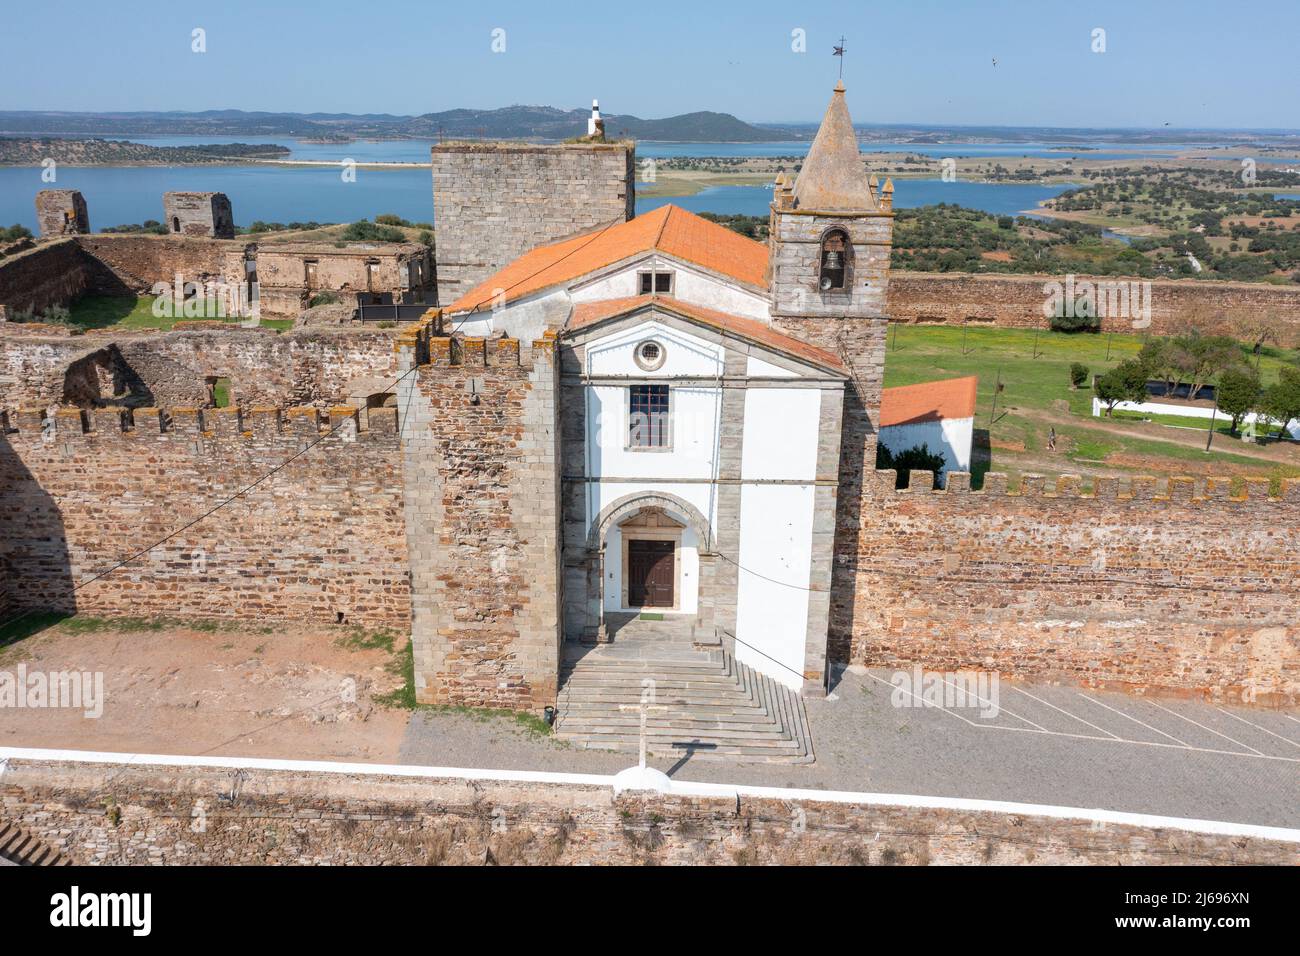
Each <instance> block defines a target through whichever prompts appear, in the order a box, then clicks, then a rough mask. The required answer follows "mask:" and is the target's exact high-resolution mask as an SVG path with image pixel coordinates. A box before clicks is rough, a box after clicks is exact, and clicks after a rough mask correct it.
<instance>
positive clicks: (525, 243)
mask: <svg viewBox="0 0 1300 956" xmlns="http://www.w3.org/2000/svg"><path fill="white" fill-rule="evenodd" d="M432 160H433V217H434V229H435V231H436V241H437V248H436V253H435V255H436V258H437V270H438V301H439V302H440V303H443V304H446V303H448V302H453V301H455V300H456V299H457V298H459V297H460V296H461V295H463V294H464V293H466V292H468V291H469V290H470V289H472V288H473V287H474V286H475V285H477V284H478V283H479V282H481V281H482V280H483V279H486V278H487V277H488V276H490V275H491V274H492V273H494V272H496V271H497V270H498V269H500V268H501V267H503V266H505V265H507V264H509V263H510V262H512V261H514V260H515V259H517V258H518V257H519V256H521V255H523V254H524V253H525V252H527V251H528V250H529V249H532V248H534V247H536V246H540V245H544V244H545V243H548V242H554V241H556V240H557V239H563V238H565V237H567V236H572V235H574V234H576V233H580V232H585V231H587V230H589V229H594V228H597V227H599V226H604V225H608V224H610V223H614V222H624V221H626V220H628V219H631V218H632V217H633V216H634V215H636V191H635V186H634V183H635V176H636V156H635V149H634V147H633V145H632V144H631V143H599V142H593V143H564V144H561V145H541V144H533V143H496V142H474V143H445V144H439V145H437V146H435V147H433V151H432Z"/></svg>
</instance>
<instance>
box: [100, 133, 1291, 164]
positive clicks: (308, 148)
mask: <svg viewBox="0 0 1300 956" xmlns="http://www.w3.org/2000/svg"><path fill="white" fill-rule="evenodd" d="M105 138H106V139H129V140H130V141H131V142H134V143H144V144H146V145H149V146H198V145H202V144H215V143H277V144H279V145H281V146H287V147H288V148H289V151H290V152H289V156H288V157H287V158H289V159H305V160H326V161H329V162H338V161H340V160H343V159H353V160H356V161H357V162H382V163H427V162H428V161H429V148H430V147H431V146H433V144H434V141H433V140H417V139H410V140H377V141H374V142H370V141H366V140H355V141H353V142H351V143H305V142H303V141H302V140H300V139H293V138H290V137H285V136H204V135H196V136H131V137H122V136H106V137H105ZM810 145H811V143H809V142H807V141H792V142H771V143H654V142H646V141H643V142H639V143H637V147H636V151H637V155H638V156H653V157H655V158H658V159H662V158H667V157H674V156H733V157H735V156H740V157H745V156H805V155H807V153H808V148H809V146H810ZM1085 146H1086V147H1091V149H1088V148H1084V147H1085ZM861 149H862V151H863V152H864V153H916V154H918V155H921V156H930V157H935V158H943V157H947V156H951V157H953V158H961V157H991V158H997V157H1007V158H1016V157H1021V156H1032V157H1047V158H1050V159H1070V158H1077V159H1129V158H1131V157H1134V156H1158V155H1160V154H1174V153H1178V152H1182V151H1185V150H1190V149H1197V150H1212V149H1213V147H1212V146H1210V145H1207V144H1204V143H1160V144H1155V145H1148V144H1134V145H1130V144H1122V143H1103V142H1097V143H1086V144H1069V143H1066V144H1061V143H1050V142H1041V143H943V144H938V145H935V144H918V143H900V142H885V143H863V144H861ZM1211 155H1212V154H1211ZM1261 162H1264V163H1269V162H1284V160H1261Z"/></svg>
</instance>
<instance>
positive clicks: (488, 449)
mask: <svg viewBox="0 0 1300 956" xmlns="http://www.w3.org/2000/svg"><path fill="white" fill-rule="evenodd" d="M421 335H423V337H422V338H419V340H418V341H417V338H418V337H420V336H421ZM422 352H427V355H428V363H427V364H422V365H419V366H418V367H416V368H415V370H414V371H412V372H411V374H409V375H408V376H407V377H406V378H405V379H404V380H403V383H402V388H401V390H400V392H399V396H398V407H399V408H400V409H401V413H402V415H403V425H402V442H403V451H404V456H405V477H406V526H407V547H408V550H409V552H410V555H411V566H412V567H411V571H412V600H413V605H414V610H413V621H412V631H411V640H412V646H413V649H414V655H415V686H416V696H417V698H418V699H419V700H420V701H421V702H422V703H431V704H447V703H451V704H464V705H469V706H476V707H510V708H516V709H531V710H533V711H538V710H540V709H541V708H542V707H544V706H546V705H549V704H554V703H555V696H556V692H557V680H558V676H559V654H560V637H561V636H560V612H559V609H560V606H561V594H560V571H559V546H558V541H557V529H558V515H559V476H558V469H557V464H556V463H557V458H558V448H557V441H558V438H557V429H556V424H555V422H556V417H555V400H556V387H557V369H556V359H555V354H554V343H553V341H551V340H544V341H541V342H536V343H534V344H533V348H532V349H531V355H530V356H528V361H527V362H521V356H520V350H519V342H518V340H514V339H496V340H493V341H491V342H488V341H487V340H485V339H481V338H466V339H461V340H456V342H455V343H453V340H452V339H450V338H446V337H442V336H428V335H424V334H423V333H417V332H414V331H413V332H412V333H410V334H409V335H408V336H407V337H406V339H405V341H404V344H403V355H404V362H406V363H407V367H412V366H413V363H414V362H415V360H416V359H417V358H418V357H420V354H419V353H422Z"/></svg>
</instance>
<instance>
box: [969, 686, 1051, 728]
mask: <svg viewBox="0 0 1300 956" xmlns="http://www.w3.org/2000/svg"><path fill="white" fill-rule="evenodd" d="M944 683H945V684H947V685H948V686H949V687H951V688H952V689H953V690H960V689H962V688H959V687H957V685H956V684H954V683H953V682H952V681H950V680H948V679H946V678H945V679H944ZM971 696H972V697H974V698H975V699H976V700H978V701H979V702H980V703H981V704H992V705H993V706H994V707H996V708H997V709H998V713H1000V714H1006V715H1007V716H1008V717H1014V718H1016V720H1023V721H1024V722H1025V723H1027V724H1028V725H1029V726H1030V727H1037V728H1038V729H1039V730H1041V731H1043V733H1050V731H1048V729H1047V728H1046V727H1039V725H1038V724H1036V723H1034V722H1033V721H1032V720H1030V719H1029V718H1028V717H1021V716H1020V715H1019V714H1016V713H1013V712H1011V711H1009V710H1007V709H1006V708H1005V707H1003V706H1002V705H1001V704H994V703H993V701H991V700H987V699H985V698H983V697H981V696H980V695H979V694H974V693H972V694H971Z"/></svg>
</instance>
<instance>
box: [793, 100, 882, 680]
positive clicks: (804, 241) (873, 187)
mask: <svg viewBox="0 0 1300 956" xmlns="http://www.w3.org/2000/svg"><path fill="white" fill-rule="evenodd" d="M893 207H894V184H893V183H892V182H890V181H889V180H886V181H885V184H884V186H883V187H882V186H880V184H879V183H878V182H877V181H876V177H875V176H868V175H867V170H866V167H865V166H864V165H863V162H862V156H861V154H859V152H858V141H857V137H856V136H855V135H854V133H853V123H852V121H851V120H850V119H849V108H848V106H847V105H846V103H845V102H844V84H843V82H840V83H837V84H836V86H835V90H834V92H833V93H832V94H831V102H830V105H829V106H828V107H827V108H826V116H825V118H823V119H822V125H821V128H820V129H818V131H817V137H816V139H814V140H813V144H812V148H811V149H810V150H809V151H808V158H807V159H806V160H804V164H803V166H802V168H801V169H800V171H799V177H798V179H796V180H794V181H793V182H791V181H790V180H789V179H788V178H787V177H785V176H782V177H780V179H779V180H778V181H777V184H776V189H775V190H774V193H773V197H772V217H771V223H770V225H771V229H770V238H769V243H770V248H769V251H768V291H769V296H770V299H771V305H770V315H771V318H772V327H773V328H775V329H778V330H779V331H781V332H785V333H786V334H788V335H792V336H794V337H795V338H799V339H803V340H804V341H806V342H810V343H812V344H814V345H817V346H820V347H821V348H824V349H826V350H827V351H830V352H833V353H834V354H836V355H838V356H840V358H841V359H842V360H843V361H844V363H845V365H846V366H848V368H849V371H850V381H849V382H848V383H847V385H846V387H845V390H844V404H843V408H842V412H843V414H842V417H841V430H840V457H839V471H838V475H837V476H836V477H837V479H838V488H837V490H836V494H835V498H834V504H833V505H832V506H831V507H830V508H828V509H827V512H829V511H830V510H831V509H832V508H833V511H834V521H833V526H832V527H823V528H822V529H821V533H823V534H831V535H832V536H833V538H834V553H835V554H836V555H840V554H852V553H854V550H855V543H854V542H855V541H856V540H857V538H856V535H857V533H858V530H857V529H859V528H860V527H861V524H862V522H863V521H864V520H868V518H867V515H868V513H869V512H870V511H871V510H872V507H873V506H872V502H871V495H872V494H874V493H875V491H874V489H875V484H874V483H872V482H866V481H864V476H870V475H871V474H872V473H873V472H874V470H875V467H876V446H877V428H878V423H879V420H880V393H881V389H882V388H883V386H884V378H885V339H886V330H887V327H888V324H889V320H888V318H886V315H885V309H886V295H887V294H888V291H889V254H890V251H891V246H892V244H893V236H894V208H893ZM824 477H829V476H824ZM854 593H855V592H854V582H853V579H852V572H851V571H850V570H847V566H846V565H844V564H842V563H841V562H838V561H837V562H835V563H834V565H833V569H832V578H831V589H830V601H829V604H830V607H829V620H828V623H829V627H828V645H827V646H828V651H829V653H830V654H831V655H832V656H838V657H841V658H843V657H845V656H846V655H847V653H848V644H849V641H850V640H851V637H852V630H853V616H854V613H855V609H854V606H853V594H854Z"/></svg>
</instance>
